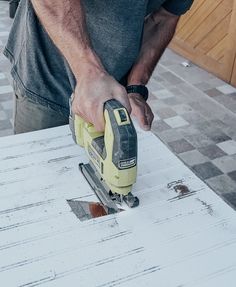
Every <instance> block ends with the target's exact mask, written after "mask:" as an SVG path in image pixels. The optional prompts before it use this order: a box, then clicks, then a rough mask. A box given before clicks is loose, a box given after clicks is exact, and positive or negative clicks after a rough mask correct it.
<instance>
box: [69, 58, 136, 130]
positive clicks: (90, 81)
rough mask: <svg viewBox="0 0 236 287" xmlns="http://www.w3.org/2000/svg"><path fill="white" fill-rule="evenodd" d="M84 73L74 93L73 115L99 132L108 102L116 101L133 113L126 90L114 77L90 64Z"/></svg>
mask: <svg viewBox="0 0 236 287" xmlns="http://www.w3.org/2000/svg"><path fill="white" fill-rule="evenodd" d="M82 71H83V73H80V76H79V77H78V79H77V86H76V88H75V92H74V100H73V102H72V111H73V113H75V114H77V115H79V116H81V117H82V118H83V119H84V120H85V121H87V122H89V123H92V124H93V125H94V127H95V129H96V130H97V131H103V130H104V116H103V107H104V103H105V102H106V101H108V100H110V99H116V100H118V101H119V102H120V103H121V104H122V105H123V106H124V107H125V108H126V109H127V111H128V112H129V113H130V112H131V107H130V103H129V100H128V96H127V93H126V90H125V88H124V87H123V86H122V85H120V84H119V83H118V82H117V81H116V80H115V79H114V78H113V77H111V76H110V75H108V74H107V73H106V72H105V71H104V70H101V69H98V68H97V67H95V66H94V65H90V64H89V65H88V64H86V66H84V67H83V68H82Z"/></svg>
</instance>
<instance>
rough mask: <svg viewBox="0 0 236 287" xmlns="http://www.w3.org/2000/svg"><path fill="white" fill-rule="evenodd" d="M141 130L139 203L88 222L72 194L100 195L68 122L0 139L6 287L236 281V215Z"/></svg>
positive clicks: (171, 286)
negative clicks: (85, 173)
mask: <svg viewBox="0 0 236 287" xmlns="http://www.w3.org/2000/svg"><path fill="white" fill-rule="evenodd" d="M137 131H138V139H139V142H138V145H139V159H138V180H137V183H136V184H135V185H134V188H133V192H134V194H136V195H138V197H139V198H140V206H139V207H138V208H135V209H130V210H126V211H124V212H121V213H119V214H116V215H108V216H105V217H100V218H96V219H92V220H89V221H84V222H81V221H79V219H78V218H77V217H76V216H75V215H74V213H73V212H71V209H70V207H69V205H68V204H67V201H66V200H67V199H72V198H81V200H89V201H94V200H95V201H96V197H95V196H94V195H93V192H92V191H91V189H90V187H89V185H88V184H87V182H86V181H85V179H84V178H83V177H82V175H81V173H80V172H79V170H78V163H79V162H81V161H82V162H87V158H86V156H85V154H84V151H83V150H82V149H81V148H80V147H78V146H76V145H75V144H74V143H73V141H72V139H71V135H70V132H69V128H68V126H63V127H58V128H53V129H48V130H43V131H39V132H33V133H28V134H22V135H18V136H9V137H4V138H1V139H0V286H4V287H11V286H14V287H15V286H27V287H29V286H43V287H46V286H47V287H53V286H56V287H64V286H79V287H84V286H85V287H93V286H94V287H95V286H96V287H102V286H104V287H105V286H127V287H131V286H132V287H133V286H139V287H142V286H145V287H147V286H151V287H154V286H160V287H180V286H181V287H183V286H184V287H185V286H186V287H189V286H201V287H211V286H214V287H217V286H220V287H222V286H227V287H234V286H236V285H235V284H236V283H235V278H236V214H235V211H234V210H233V209H232V208H231V207H229V206H228V205H227V204H226V203H225V202H224V201H223V200H222V199H221V198H220V197H218V196H217V195H216V194H215V193H214V192H213V191H212V190H211V189H210V188H209V187H207V186H206V185H205V184H204V183H203V182H202V181H201V180H200V179H198V178H197V177H196V176H195V175H194V174H193V173H192V172H191V171H190V170H189V169H188V168H187V167H186V166H185V165H184V164H183V163H182V162H181V161H180V160H179V159H178V158H177V157H176V156H175V155H173V154H172V153H171V152H170V151H169V150H168V148H167V147H166V146H165V145H164V144H163V143H162V142H161V141H160V140H159V139H158V138H156V137H155V136H154V135H153V134H151V133H150V132H142V131H140V130H139V129H138V130H137ZM178 180H182V182H183V183H184V184H185V185H186V186H187V187H188V188H189V190H190V192H191V193H190V194H189V195H188V196H180V195H179V194H178V193H176V191H175V190H174V189H173V188H168V184H169V183H171V182H173V181H178Z"/></svg>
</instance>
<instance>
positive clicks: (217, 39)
mask: <svg viewBox="0 0 236 287" xmlns="http://www.w3.org/2000/svg"><path fill="white" fill-rule="evenodd" d="M235 11H236V0H218V1H212V0H208V1H202V0H195V3H194V5H193V7H192V9H191V10H190V11H189V12H188V13H187V14H186V15H184V16H183V17H182V18H181V20H180V22H179V26H178V28H177V31H176V35H175V38H174V39H173V41H172V43H171V44H170V47H171V48H172V49H173V50H175V51H176V52H177V53H179V54H181V55H183V56H184V57H186V58H188V59H190V60H191V61H192V62H194V63H196V64H197V65H199V66H201V67H203V68H204V69H206V70H208V71H210V72H212V73H214V74H215V75H216V76H218V77H220V78H222V79H223V80H225V81H227V82H231V83H232V84H234V85H236V64H235V65H234V63H236V61H235V55H236V25H235V23H236V15H235V14H236V12H235Z"/></svg>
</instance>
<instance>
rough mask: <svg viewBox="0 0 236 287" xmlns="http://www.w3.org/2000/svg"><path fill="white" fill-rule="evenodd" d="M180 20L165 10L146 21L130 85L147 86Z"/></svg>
mask: <svg viewBox="0 0 236 287" xmlns="http://www.w3.org/2000/svg"><path fill="white" fill-rule="evenodd" d="M178 19H179V17H178V16H175V15H172V14H170V13H168V12H167V11H165V10H164V9H161V10H159V11H158V12H155V13H153V14H152V15H150V16H149V17H148V18H147V19H146V21H145V25H144V33H143V41H142V46H141V50H140V54H139V57H138V58H137V60H136V62H135V64H134V66H133V68H132V70H131V72H130V74H129V76H128V84H143V85H145V84H147V82H148V80H149V78H150V77H151V75H152V72H153V70H154V68H155V66H156V64H157V63H158V61H159V59H160V57H161V56H162V54H163V52H164V50H165V49H166V47H167V46H168V44H169V42H170V41H171V39H172V38H173V36H174V33H175V28H176V25H177V23H178Z"/></svg>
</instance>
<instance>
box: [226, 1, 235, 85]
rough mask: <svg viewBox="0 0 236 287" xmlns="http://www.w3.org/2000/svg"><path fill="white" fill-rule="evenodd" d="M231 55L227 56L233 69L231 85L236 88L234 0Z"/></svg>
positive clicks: (230, 32) (230, 30)
mask: <svg viewBox="0 0 236 287" xmlns="http://www.w3.org/2000/svg"><path fill="white" fill-rule="evenodd" d="M229 38H230V40H229V48H228V50H229V53H228V54H227V55H226V57H227V61H228V63H229V64H230V67H231V73H230V83H231V84H232V85H234V86H236V0H234V5H233V12H232V16H231V22H230V29H229Z"/></svg>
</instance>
